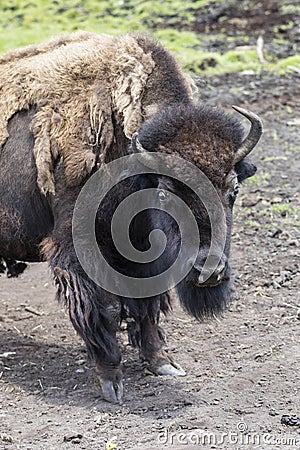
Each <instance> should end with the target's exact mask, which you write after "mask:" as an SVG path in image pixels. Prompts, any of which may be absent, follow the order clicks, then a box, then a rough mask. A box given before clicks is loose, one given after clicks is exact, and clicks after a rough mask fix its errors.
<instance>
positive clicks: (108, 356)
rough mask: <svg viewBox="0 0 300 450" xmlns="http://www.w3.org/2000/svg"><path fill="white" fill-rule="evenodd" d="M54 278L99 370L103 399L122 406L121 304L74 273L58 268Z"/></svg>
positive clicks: (97, 372) (60, 296) (97, 371)
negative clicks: (119, 332)
mask: <svg viewBox="0 0 300 450" xmlns="http://www.w3.org/2000/svg"><path fill="white" fill-rule="evenodd" d="M54 277H55V281H56V285H57V292H58V296H59V298H62V299H63V300H65V301H66V303H67V306H68V309H69V315H70V319H71V322H72V324H73V326H74V328H75V330H76V331H77V332H78V333H79V335H80V336H81V337H82V338H83V340H84V341H85V343H86V347H87V351H88V354H89V357H90V359H91V360H92V361H93V362H94V364H95V366H96V374H97V378H98V380H99V383H100V386H101V389H102V394H103V397H104V399H105V400H107V401H110V402H113V403H117V402H119V403H120V402H121V400H122V396H123V382H122V370H121V366H120V363H121V353H120V349H119V346H118V344H117V341H116V332H117V330H118V328H119V326H118V324H119V317H120V308H119V302H118V301H117V299H116V298H114V297H111V296H109V294H108V293H106V292H104V291H103V290H102V289H101V288H99V287H98V286H97V285H96V284H95V283H93V282H92V281H91V280H89V279H87V278H85V277H83V276H81V275H79V274H78V273H74V272H73V271H70V270H65V269H62V268H60V267H58V266H56V267H55V268H54Z"/></svg>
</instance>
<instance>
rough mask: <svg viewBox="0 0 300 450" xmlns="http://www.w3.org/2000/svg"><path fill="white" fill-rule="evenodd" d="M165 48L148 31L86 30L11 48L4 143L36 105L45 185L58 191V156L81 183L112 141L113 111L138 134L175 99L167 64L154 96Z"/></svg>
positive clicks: (0, 93) (3, 91)
mask: <svg viewBox="0 0 300 450" xmlns="http://www.w3.org/2000/svg"><path fill="white" fill-rule="evenodd" d="M159 51H161V47H160V46H159V45H157V44H155V43H154V42H153V41H152V40H151V39H150V38H147V37H144V36H143V37H141V36H138V35H124V36H121V37H112V36H107V35H97V34H92V33H85V32H79V33H75V34H73V35H70V36H67V37H59V38H57V39H53V40H51V41H50V42H48V43H46V44H42V45H39V46H29V47H26V48H24V49H19V50H15V51H12V52H10V53H8V54H7V55H5V56H3V57H2V58H0V146H3V144H4V143H5V141H6V139H7V137H8V131H7V124H8V121H9V119H10V118H11V117H12V116H13V115H14V114H15V113H16V112H17V111H20V110H22V109H29V108H30V107H32V106H35V107H36V111H37V112H36V114H35V117H34V119H33V121H32V127H31V130H32V132H33V134H34V137H35V145H34V155H35V160H36V166H37V171H38V180H37V181H38V185H39V188H40V189H41V191H42V192H43V193H44V194H46V193H47V192H50V193H55V186H54V177H53V166H54V162H55V161H56V160H57V159H58V158H62V159H63V161H64V164H65V172H66V179H67V182H68V184H69V185H73V186H74V185H78V184H79V183H80V182H81V181H82V180H83V179H84V178H85V177H86V176H87V175H88V174H89V173H90V172H91V170H92V169H93V167H94V166H95V164H96V163H97V157H98V156H99V155H102V158H100V160H101V159H102V160H103V159H104V157H105V153H106V152H107V151H108V150H109V148H110V147H111V146H112V144H113V141H114V132H115V130H114V123H113V119H112V117H113V115H114V117H116V118H117V120H118V123H119V125H120V126H121V128H122V130H123V132H124V135H125V136H126V138H128V139H130V138H131V136H132V134H133V133H134V132H135V131H137V130H138V129H139V127H140V125H141V123H142V122H143V121H144V120H145V119H146V118H147V117H148V116H149V114H150V115H151V114H152V113H153V112H155V111H156V110H157V108H158V107H159V106H160V103H162V102H165V101H169V102H170V101H171V97H172V90H171V86H167V85H165V86H164V85H163V78H164V76H165V74H164V73H163V72H162V73H161V74H160V78H159V79H158V81H159V82H160V83H161V84H162V85H163V90H162V92H160V93H159V92H157V91H156V92H157V95H156V97H155V95H154V96H153V92H155V91H153V90H152V87H153V77H152V83H150V89H151V95H150V97H149V96H148V97H147V95H146V91H147V83H148V81H149V80H150V82H151V74H152V73H155V71H157V65H156V61H155V59H156V57H157V54H158V53H159ZM173 64H174V62H173ZM175 70H176V72H177V73H176V75H177V77H179V79H181V80H182V86H184V90H185V92H186V93H187V95H192V88H193V83H192V82H191V81H188V80H187V78H186V77H185V76H184V74H183V73H182V72H181V71H180V69H179V68H178V67H177V66H176V67H175ZM165 77H166V76H165ZM168 80H170V74H168ZM166 90H169V92H168V96H166V92H165V91H166ZM173 95H174V94H173Z"/></svg>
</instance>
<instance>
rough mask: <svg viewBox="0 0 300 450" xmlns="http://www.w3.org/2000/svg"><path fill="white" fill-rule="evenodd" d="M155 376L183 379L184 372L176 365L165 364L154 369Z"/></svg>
mask: <svg viewBox="0 0 300 450" xmlns="http://www.w3.org/2000/svg"><path fill="white" fill-rule="evenodd" d="M156 373H157V375H171V376H172V377H184V376H185V375H186V373H185V371H184V370H183V369H182V367H180V366H179V365H178V364H175V363H166V364H162V365H161V366H159V367H157V368H156Z"/></svg>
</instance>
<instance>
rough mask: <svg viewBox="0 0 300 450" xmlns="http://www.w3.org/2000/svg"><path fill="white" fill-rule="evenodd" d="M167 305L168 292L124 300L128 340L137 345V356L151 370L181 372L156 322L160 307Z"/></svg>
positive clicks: (162, 308)
mask: <svg viewBox="0 0 300 450" xmlns="http://www.w3.org/2000/svg"><path fill="white" fill-rule="evenodd" d="M168 308H169V296H168V294H165V295H162V296H159V297H155V298H151V299H144V300H130V301H128V302H126V303H125V309H126V313H127V315H128V335H129V341H130V343H131V344H132V345H133V346H138V347H139V348H140V358H141V360H142V361H143V362H145V363H146V366H147V368H148V369H149V370H150V371H151V372H153V373H154V374H156V375H172V376H184V375H185V371H184V370H183V369H182V368H181V367H180V366H179V365H178V364H176V363H175V362H174V361H173V359H172V358H171V357H170V356H169V355H168V354H167V352H166V351H165V350H164V346H165V339H164V332H163V329H162V328H161V327H160V326H159V317H160V310H163V311H166V310H167V309H168Z"/></svg>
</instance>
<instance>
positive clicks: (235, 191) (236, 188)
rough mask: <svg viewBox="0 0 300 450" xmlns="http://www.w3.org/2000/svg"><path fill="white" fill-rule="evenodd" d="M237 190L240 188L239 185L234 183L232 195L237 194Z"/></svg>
mask: <svg viewBox="0 0 300 450" xmlns="http://www.w3.org/2000/svg"><path fill="white" fill-rule="evenodd" d="M239 190H240V187H239V185H238V184H236V185H235V186H234V189H233V195H234V196H235V197H236V196H237V195H238V193H239Z"/></svg>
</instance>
